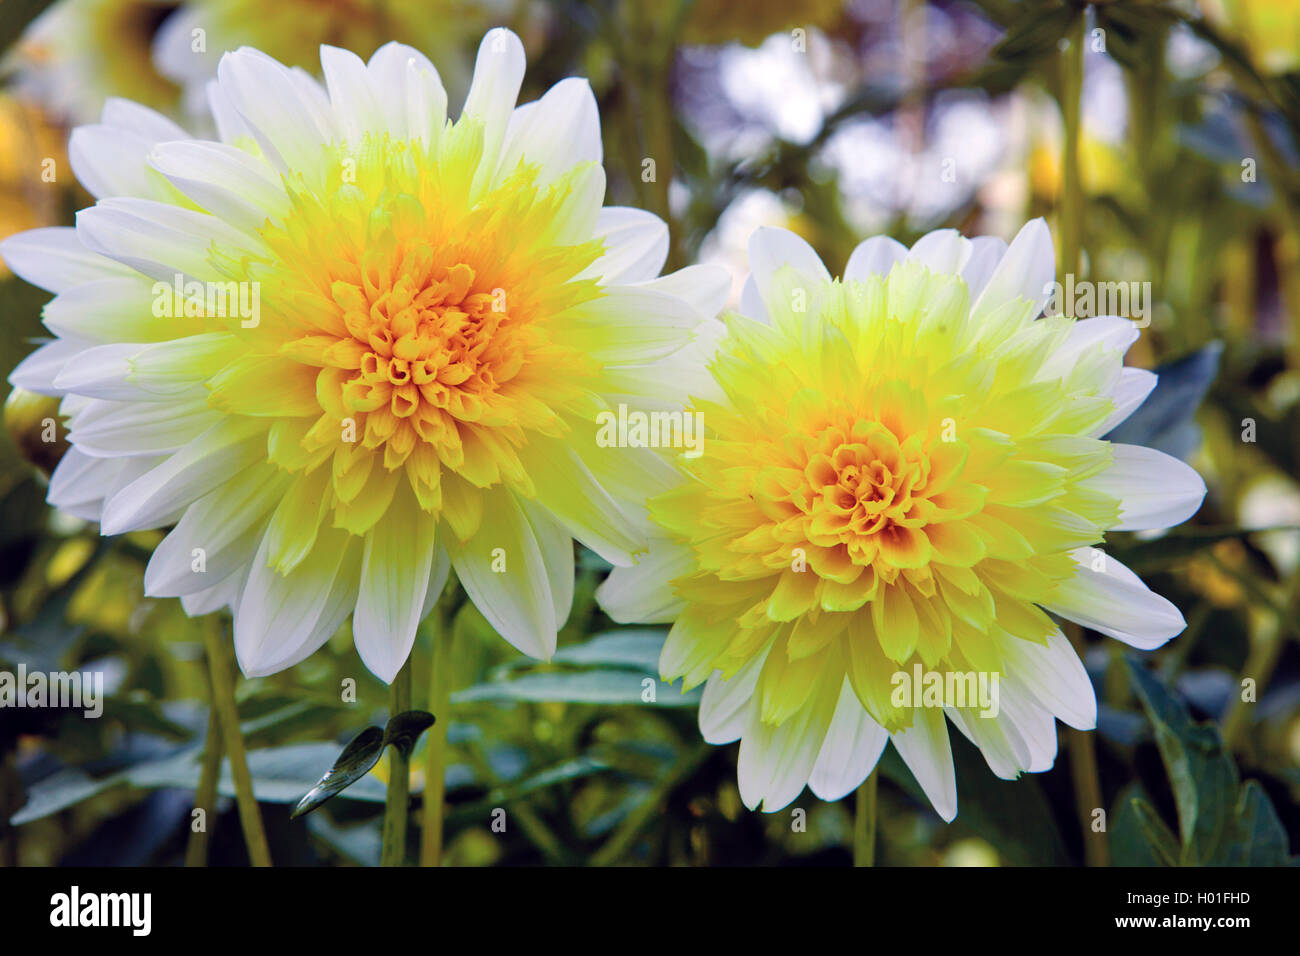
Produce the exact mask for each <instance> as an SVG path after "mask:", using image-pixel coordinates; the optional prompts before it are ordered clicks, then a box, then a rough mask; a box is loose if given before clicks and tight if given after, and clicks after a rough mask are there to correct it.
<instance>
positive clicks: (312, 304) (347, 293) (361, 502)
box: [210, 120, 602, 533]
mask: <svg viewBox="0 0 1300 956" xmlns="http://www.w3.org/2000/svg"><path fill="white" fill-rule="evenodd" d="M481 151H482V137H481V127H480V126H479V124H478V123H477V122H475V121H473V120H462V121H460V122H458V123H456V124H455V125H450V126H448V127H446V128H445V129H444V130H443V131H442V133H441V135H440V136H439V138H438V140H437V142H436V143H435V144H433V145H432V146H426V145H425V144H423V143H421V142H393V141H391V140H389V139H388V138H387V137H383V138H379V139H376V138H374V137H367V138H366V139H365V140H364V141H363V142H362V143H361V144H356V145H352V146H350V147H349V148H344V147H341V146H331V147H328V148H327V153H326V156H325V159H324V161H323V162H322V163H321V166H320V170H319V171H318V172H317V173H315V174H313V173H312V172H310V171H308V172H307V173H303V174H297V173H295V174H293V175H291V176H286V177H285V183H286V186H287V187H288V188H289V192H290V203H291V206H290V211H289V212H288V214H287V215H285V216H283V217H281V218H280V219H277V220H268V221H267V223H266V224H265V225H264V226H263V228H262V229H261V237H262V239H263V241H264V242H265V244H266V246H267V247H268V249H269V251H270V255H269V256H267V257H266V259H264V260H261V261H258V260H249V259H247V258H236V257H233V256H229V255H228V256H226V257H225V261H222V257H221V256H220V255H218V256H217V262H218V264H219V266H220V267H221V268H222V270H223V271H224V272H225V273H227V274H229V275H231V276H232V277H238V278H241V279H248V280H251V281H255V282H257V283H258V284H259V286H260V301H261V317H260V321H258V322H257V323H256V325H255V326H254V327H251V328H249V327H241V326H240V324H239V323H238V322H227V323H226V329H227V330H228V331H231V332H234V333H235V334H236V335H237V336H239V337H240V339H241V340H242V342H241V347H242V348H244V349H246V350H247V352H248V353H251V355H252V356H255V358H251V359H250V358H241V359H238V360H237V362H243V363H250V362H251V363H252V366H251V370H250V373H249V374H248V375H245V376H235V377H234V379H235V380H237V381H235V380H232V381H229V382H226V381H223V379H222V377H221V376H218V377H217V378H216V379H215V380H214V382H212V383H210V388H211V389H212V394H211V401H212V403H213V404H214V405H217V406H222V407H225V408H226V409H227V410H229V411H236V412H244V413H245V414H252V415H259V416H263V417H264V418H265V419H267V420H270V421H271V422H272V423H273V424H272V425H271V435H270V439H269V445H270V449H271V457H272V460H273V461H274V462H275V463H276V464H278V465H280V466H282V467H284V468H286V469H288V470H290V471H295V472H303V473H312V472H313V471H315V470H316V469H317V468H318V467H320V466H321V465H323V464H325V463H326V462H327V461H328V460H329V459H331V457H332V459H333V466H332V479H331V481H330V482H329V484H330V486H331V490H332V492H333V494H332V496H329V497H330V503H331V504H332V506H333V509H334V511H335V519H336V524H337V525H338V526H339V527H344V528H347V529H348V530H352V531H354V532H356V533H363V532H364V530H365V529H366V528H367V527H369V526H370V524H372V523H373V520H375V519H376V518H377V516H378V515H379V514H382V513H383V509H384V508H386V507H387V503H388V501H389V500H391V497H392V494H393V490H394V486H395V482H396V481H397V480H398V478H399V477H400V476H401V475H402V474H405V475H406V477H407V478H408V479H409V481H410V484H411V486H412V489H413V490H414V492H415V494H416V497H417V499H418V501H419V504H420V506H421V507H422V508H423V509H424V510H426V511H430V512H434V513H436V512H439V511H440V510H441V509H442V507H443V492H444V491H445V490H446V486H447V482H445V481H443V478H444V476H445V474H446V473H447V472H451V473H452V474H454V476H455V480H456V481H457V482H461V481H463V483H464V484H463V486H462V485H460V484H458V488H460V489H461V490H460V492H459V497H458V499H457V501H458V503H459V504H464V501H463V499H464V496H465V494H466V493H468V492H466V490H465V489H469V492H473V489H481V488H487V487H490V486H492V485H495V484H499V483H506V484H509V485H511V486H512V487H514V488H515V489H517V490H519V491H521V492H522V493H525V494H531V493H532V486H531V482H530V480H529V478H528V473H527V469H526V468H525V467H524V465H523V463H522V461H521V459H520V452H521V450H522V449H524V448H525V447H526V445H527V443H528V436H529V434H530V433H537V434H543V435H548V436H557V435H560V434H563V433H564V432H565V431H566V429H568V428H569V427H571V426H570V425H569V424H568V423H567V421H568V420H572V418H573V417H574V416H577V415H583V416H585V415H588V414H589V411H588V404H589V403H590V401H591V396H592V391H593V389H592V386H593V384H594V382H593V380H594V378H595V376H597V375H598V374H599V371H600V369H599V366H598V365H597V364H596V363H595V362H593V361H592V360H591V359H590V358H589V357H588V352H589V350H588V349H587V348H586V347H585V345H584V341H583V339H582V331H581V329H579V328H577V324H576V323H574V322H572V321H570V320H569V318H568V316H567V315H566V313H568V312H569V310H571V309H573V308H574V307H575V306H579V305H582V304H583V303H586V302H589V301H591V300H593V299H595V298H596V297H597V296H599V294H600V289H599V286H598V285H597V283H596V281H595V280H594V279H592V278H585V277H581V276H582V274H583V273H584V271H585V270H586V269H587V268H588V267H589V266H590V265H591V264H592V263H593V262H594V261H595V259H596V258H597V257H598V256H599V254H600V252H601V248H602V247H601V243H600V242H599V241H590V240H588V241H582V240H584V239H585V236H589V235H590V234H591V233H590V231H589V230H587V231H586V232H585V236H584V235H583V233H582V231H580V230H577V229H575V228H574V225H575V224H574V219H575V217H574V216H573V215H572V213H571V211H570V210H569V209H568V208H567V206H568V203H569V202H570V200H572V199H573V198H574V194H575V192H576V191H578V190H579V189H580V188H581V187H582V184H583V182H584V177H588V176H590V175H591V174H592V172H593V169H592V168H591V164H585V165H583V166H577V167H574V168H573V169H572V170H570V171H569V172H568V173H567V174H565V175H563V176H561V177H559V178H558V179H557V180H555V181H554V182H552V183H548V184H544V185H543V184H539V182H538V170H537V168H536V167H532V166H529V165H525V164H521V165H520V166H519V167H518V168H517V169H515V170H513V171H511V172H509V173H506V174H504V175H502V174H498V176H497V177H495V178H490V177H486V176H484V175H482V173H481V171H480V169H479V160H480V155H481ZM502 172H503V173H504V172H505V171H502ZM597 172H598V171H597ZM313 176H314V177H315V178H313ZM575 237H576V238H575ZM236 385H237V386H238V388H239V389H240V390H241V394H239V395H235V394H233V392H234V391H235V387H236ZM250 386H251V387H252V388H251V392H250V391H249V389H250ZM377 463H382V468H381V467H377Z"/></svg>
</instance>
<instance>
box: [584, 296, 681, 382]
mask: <svg viewBox="0 0 1300 956" xmlns="http://www.w3.org/2000/svg"><path fill="white" fill-rule="evenodd" d="M567 317H568V320H569V323H570V325H571V326H572V327H573V328H575V329H581V330H582V332H583V342H584V343H585V344H586V347H587V354H588V355H589V356H591V357H592V358H593V359H595V360H596V361H598V362H601V363H602V364H605V365H643V364H645V363H646V362H653V361H655V360H656V359H660V358H663V357H664V356H666V355H668V354H669V353H671V352H675V351H676V350H678V349H680V348H682V346H684V345H686V344H687V343H688V342H690V340H691V332H692V331H693V330H694V329H695V327H696V326H697V325H699V324H700V323H701V322H702V321H703V316H701V315H700V313H699V312H698V311H697V310H696V309H695V308H694V307H692V306H691V304H690V303H689V302H687V301H686V300H685V299H680V298H678V297H677V296H675V295H669V294H668V293H666V292H659V291H656V290H655V289H651V288H648V287H647V286H644V285H640V286H631V285H625V286H612V287H609V288H607V289H606V290H605V294H604V295H602V296H599V297H597V298H595V299H592V300H591V301H589V302H584V303H582V304H581V305H577V306H574V307H573V308H571V309H569V311H568V313H567Z"/></svg>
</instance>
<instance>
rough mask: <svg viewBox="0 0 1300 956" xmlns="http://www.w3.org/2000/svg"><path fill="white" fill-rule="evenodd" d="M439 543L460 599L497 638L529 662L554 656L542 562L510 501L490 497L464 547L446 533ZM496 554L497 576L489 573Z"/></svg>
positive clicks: (552, 620) (499, 495)
mask: <svg viewBox="0 0 1300 956" xmlns="http://www.w3.org/2000/svg"><path fill="white" fill-rule="evenodd" d="M444 528H445V526H444ZM443 540H444V542H445V543H446V545H447V550H448V551H449V552H450V553H451V563H452V566H453V567H454V568H455V569H456V576H457V577H458V578H459V579H460V583H461V586H462V587H464V588H465V593H466V594H468V595H469V596H470V599H471V600H472V601H473V602H474V606H475V607H477V608H478V609H479V612H480V613H482V615H483V616H484V617H485V618H487V621H488V623H489V624H491V625H492V626H493V627H494V628H496V631H497V633H498V634H500V635H501V636H502V637H504V638H505V639H506V640H507V641H509V642H510V643H511V644H513V645H514V646H515V647H517V648H518V649H519V650H521V651H523V653H525V654H527V655H529V656H530V657H537V658H542V659H546V658H549V657H550V656H551V655H552V654H553V653H555V638H556V631H557V630H558V627H557V624H556V620H555V602H554V600H553V598H552V595H551V588H550V580H549V577H548V575H547V570H546V561H545V558H544V557H543V555H542V552H541V548H540V547H539V546H538V544H537V538H536V536H535V535H534V534H533V529H532V527H531V525H529V523H528V521H527V519H526V518H525V517H524V514H523V512H522V511H521V510H520V509H519V505H518V504H516V503H515V500H514V496H513V495H511V494H510V493H509V492H506V491H499V492H498V493H497V494H495V495H492V496H490V497H489V498H488V500H486V501H485V502H484V505H483V522H482V524H481V525H480V526H479V530H478V531H477V532H475V534H474V536H473V537H471V538H470V539H469V540H468V541H465V542H460V541H456V540H455V535H454V534H452V533H451V531H450V530H449V529H446V530H444V533H443ZM498 549H500V551H499V556H502V557H504V560H505V568H506V570H505V571H502V572H497V571H493V570H492V566H493V563H494V558H495V557H496V556H498V555H496V554H494V552H497V551H498Z"/></svg>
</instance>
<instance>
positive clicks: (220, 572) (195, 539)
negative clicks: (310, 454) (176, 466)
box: [144, 467, 289, 597]
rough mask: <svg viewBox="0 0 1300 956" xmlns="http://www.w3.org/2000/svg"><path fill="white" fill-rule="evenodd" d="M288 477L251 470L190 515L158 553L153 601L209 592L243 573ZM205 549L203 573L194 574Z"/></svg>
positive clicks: (149, 575)
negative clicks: (208, 590)
mask: <svg viewBox="0 0 1300 956" xmlns="http://www.w3.org/2000/svg"><path fill="white" fill-rule="evenodd" d="M288 486H289V480H288V477H287V476H286V475H285V474H284V473H282V472H279V471H278V470H277V469H275V468H271V467H266V468H250V469H249V470H248V471H247V472H245V474H244V475H241V476H240V478H239V479H238V480H235V481H230V482H226V483H225V484H223V485H221V486H220V487H218V488H215V489H214V490H212V491H210V492H209V493H208V494H206V495H204V496H203V497H202V498H200V499H199V500H198V501H196V502H194V504H192V505H190V506H189V507H188V508H186V509H185V514H184V516H183V517H182V518H181V520H180V521H179V522H178V523H177V525H176V527H175V528H173V529H172V530H171V532H170V533H169V534H168V535H167V537H165V538H163V540H162V542H161V543H160V544H159V545H158V547H156V548H154V552H153V556H152V557H151V558H150V559H149V565H148V567H147V568H146V569H145V573H144V592H145V594H147V595H149V596H150V597H177V596H179V595H183V594H191V593H194V592H197V591H202V590H205V589H207V588H208V587H210V586H211V585H212V583H213V582H215V581H221V580H224V579H225V578H226V577H227V576H229V575H231V574H234V573H236V572H238V571H240V570H244V569H245V568H246V567H247V566H248V564H249V561H250V559H251V558H252V557H253V555H254V553H255V552H256V551H257V550H258V549H259V547H260V546H261V543H262V536H263V529H264V528H265V526H266V521H267V519H268V518H269V517H270V514H271V510H272V509H273V508H274V507H275V505H276V503H277V501H278V500H279V498H280V496H281V495H282V494H283V493H284V491H285V489H286V488H287V487H288ZM195 549H202V551H201V556H202V558H203V562H202V564H201V565H200V567H201V568H202V570H197V569H196V568H195V561H196V558H197V557H198V556H196V555H195V553H194V552H195Z"/></svg>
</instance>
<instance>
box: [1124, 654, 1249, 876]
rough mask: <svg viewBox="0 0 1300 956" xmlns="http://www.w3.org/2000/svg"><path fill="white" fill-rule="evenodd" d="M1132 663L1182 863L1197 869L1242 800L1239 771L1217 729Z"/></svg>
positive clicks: (1130, 668)
mask: <svg viewBox="0 0 1300 956" xmlns="http://www.w3.org/2000/svg"><path fill="white" fill-rule="evenodd" d="M1128 664H1129V671H1130V673H1131V675H1132V678H1133V685H1134V688H1135V689H1136V690H1137V693H1138V696H1139V697H1140V698H1141V700H1142V706H1143V707H1144V708H1145V709H1146V712H1147V716H1148V717H1149V718H1150V720H1151V724H1152V726H1153V728H1154V730H1155V738H1156V746H1157V747H1159V748H1160V758H1161V760H1162V761H1163V763H1164V766H1165V772H1166V773H1167V774H1168V775H1169V784H1170V787H1171V788H1172V789H1173V792H1174V801H1175V803H1176V804H1177V807H1178V830H1179V834H1180V836H1181V838H1182V846H1183V854H1182V859H1183V861H1184V862H1186V863H1190V864H1193V865H1195V864H1200V863H1204V862H1208V861H1209V859H1210V858H1211V857H1212V856H1213V855H1214V853H1215V851H1216V850H1217V849H1218V848H1219V844H1220V842H1221V841H1222V840H1223V839H1224V836H1225V834H1226V832H1227V830H1228V828H1229V824H1230V820H1231V817H1232V813H1233V805H1234V804H1235V802H1236V796H1237V785H1238V778H1237V768H1236V767H1235V766H1234V765H1233V763H1232V760H1231V759H1229V757H1228V755H1227V753H1226V752H1225V751H1224V749H1223V742H1222V741H1221V740H1220V739H1219V733H1218V731H1217V730H1216V729H1215V728H1214V726H1213V725H1211V724H1197V723H1195V722H1193V721H1192V718H1191V716H1190V715H1189V714H1188V712H1187V709H1186V708H1185V707H1184V706H1183V705H1182V704H1180V703H1179V702H1178V701H1177V700H1175V699H1174V697H1173V695H1172V694H1170V693H1169V691H1168V690H1166V689H1165V687H1164V685H1163V684H1161V683H1160V681H1158V680H1157V679H1156V678H1155V676H1154V675H1152V674H1150V673H1148V672H1147V670H1146V669H1145V668H1144V667H1143V666H1142V665H1141V664H1139V663H1138V662H1136V661H1134V660H1132V659H1129V662H1128Z"/></svg>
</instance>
